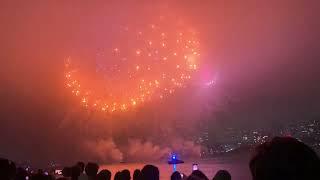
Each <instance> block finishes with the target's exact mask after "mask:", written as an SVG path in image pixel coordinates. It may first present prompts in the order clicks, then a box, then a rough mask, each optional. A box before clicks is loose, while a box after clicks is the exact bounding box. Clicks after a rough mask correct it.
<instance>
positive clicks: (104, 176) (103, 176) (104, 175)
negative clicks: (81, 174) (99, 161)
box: [97, 169, 111, 180]
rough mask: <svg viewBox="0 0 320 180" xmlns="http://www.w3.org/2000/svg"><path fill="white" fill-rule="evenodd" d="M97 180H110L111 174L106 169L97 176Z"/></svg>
mask: <svg viewBox="0 0 320 180" xmlns="http://www.w3.org/2000/svg"><path fill="white" fill-rule="evenodd" d="M97 179H98V180H110V179H111V172H110V171H109V170H107V169H103V170H101V171H100V172H99V173H98V175H97Z"/></svg>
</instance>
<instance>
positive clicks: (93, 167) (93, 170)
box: [85, 162, 99, 177]
mask: <svg viewBox="0 0 320 180" xmlns="http://www.w3.org/2000/svg"><path fill="white" fill-rule="evenodd" d="M98 170H99V165H98V164H97V163H92V162H89V163H88V164H87V165H86V168H85V172H86V174H87V176H89V177H95V176H96V175H97V173H98Z"/></svg>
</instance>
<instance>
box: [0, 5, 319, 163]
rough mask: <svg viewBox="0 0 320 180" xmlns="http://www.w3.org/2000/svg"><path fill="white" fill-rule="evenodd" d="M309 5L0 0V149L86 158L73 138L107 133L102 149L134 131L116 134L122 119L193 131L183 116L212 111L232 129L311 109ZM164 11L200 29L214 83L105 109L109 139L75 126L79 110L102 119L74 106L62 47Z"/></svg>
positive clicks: (278, 122) (84, 48) (313, 39)
mask: <svg viewBox="0 0 320 180" xmlns="http://www.w3.org/2000/svg"><path fill="white" fill-rule="evenodd" d="M319 8H320V3H319V1H316V0H309V1H303V0H281V1H277V0H271V1H265V2H260V1H259V2H258V1H255V0H252V1H251V0H243V1H237V0H234V1H232V0H230V1H223V0H221V1H220V0H212V1H209V0H208V1H206V0H204V1H196V0H195V1H189V0H188V1H178V0H177V1H170V2H167V3H165V2H163V1H159V2H156V3H148V1H121V2H118V1H110V2H106V1H105V2H103V1H90V2H89V1H77V3H71V1H69V2H67V1H33V0H31V1H1V3H0V23H1V28H0V40H1V43H0V59H1V62H0V84H1V89H0V100H1V103H0V122H1V126H0V147H1V148H0V156H1V157H6V158H10V159H13V160H21V161H24V160H25V161H28V162H32V163H35V164H44V163H46V162H48V161H51V160H55V161H61V162H68V161H69V160H74V159H77V158H79V157H83V158H87V157H86V156H87V155H88V154H90V153H92V151H90V152H89V151H88V152H87V151H86V152H85V153H83V152H81V150H82V148H83V146H81V147H80V146H79V145H78V144H79V143H80V141H81V140H83V139H88V142H92V141H94V140H93V139H94V138H96V139H99V140H101V139H103V140H102V141H103V142H107V143H106V144H104V145H102V146H104V147H105V149H106V151H107V150H108V149H113V150H114V149H120V150H119V151H122V150H121V146H125V145H123V144H126V143H123V141H124V140H123V139H126V138H127V139H128V138H131V137H135V135H134V134H135V132H139V131H138V130H137V131H129V133H122V132H126V131H125V130H124V129H126V128H127V129H128V127H126V126H125V125H123V124H125V123H126V122H130V121H134V122H137V123H141V124H146V126H148V127H149V124H148V122H149V121H152V120H150V119H152V118H153V119H167V120H165V122H167V123H164V124H172V122H175V123H176V124H178V125H179V124H182V127H184V128H186V129H188V130H186V131H185V132H188V133H189V132H190V133H191V134H194V133H195V132H196V131H197V130H196V129H192V127H189V122H191V124H192V123H198V122H199V121H201V120H203V119H206V120H208V119H209V120H210V121H211V123H210V124H211V125H212V126H214V125H215V122H216V123H217V126H218V123H219V122H221V121H222V120H219V118H217V117H219V116H217V115H216V114H217V113H220V114H221V112H222V113H223V114H225V116H226V117H227V118H224V119H223V121H224V124H227V125H225V126H233V127H239V128H259V127H275V128H276V127H279V126H284V125H286V124H289V123H293V122H296V121H300V120H309V119H310V120H311V119H314V118H319V117H320V106H319V102H320V85H319V82H320V71H319V69H320V62H319V61H320V59H319V58H320V49H319V40H320V38H319V37H320V36H319V32H320V23H319V19H320V13H319ZM159 9H160V10H159ZM162 9H165V11H163V12H162V11H161V10H162ZM168 12H170V13H171V14H175V15H177V16H179V17H182V18H183V19H186V20H188V22H189V23H190V24H192V25H193V27H195V28H196V29H197V31H199V32H200V36H199V38H200V39H201V46H202V50H201V54H202V56H201V57H202V62H203V66H204V67H203V68H204V69H206V70H207V71H209V72H210V73H211V74H214V75H215V76H216V84H215V85H214V86H213V87H211V88H209V89H205V90H203V89H200V90H199V88H197V86H195V87H193V86H192V85H191V87H189V88H186V89H185V90H182V91H179V92H177V94H176V95H174V96H173V97H169V98H168V99H167V100H165V102H163V103H161V104H157V102H152V103H151V104H146V105H145V106H144V107H141V109H138V110H137V112H135V113H133V115H132V114H130V115H129V116H128V117H127V116H126V117H112V119H113V121H115V122H118V123H117V124H116V126H119V129H122V128H124V129H123V130H124V131H121V130H119V131H118V132H117V133H116V134H118V136H119V138H118V140H117V138H116V137H115V138H114V139H113V140H112V141H109V139H108V138H109V137H107V135H105V134H103V133H102V134H103V135H101V134H100V133H97V131H100V130H101V129H98V128H97V126H93V129H91V128H92V127H85V128H84V127H83V126H84V124H83V121H84V120H83V119H90V120H91V121H97V122H99V123H100V125H101V124H103V122H101V120H95V119H101V117H99V115H93V116H90V115H88V114H87V113H86V111H85V110H83V109H81V107H77V108H75V104H77V102H76V100H75V99H74V98H73V97H72V96H71V94H70V92H69V91H67V90H66V89H65V86H64V60H65V58H66V57H68V56H70V54H71V53H72V54H74V53H78V54H81V53H86V54H91V55H92V54H95V53H96V52H97V50H98V49H99V48H101V47H104V46H107V45H108V44H110V43H112V41H111V42H110V39H108V37H110V34H109V36H107V35H106V34H108V33H110V31H109V30H110V27H112V26H113V25H115V24H122V23H126V22H137V23H139V20H141V19H143V18H146V15H148V14H152V15H154V14H153V13H159V14H160V15H161V13H168ZM200 77H201V76H200ZM190 110H191V111H190ZM83 114H86V115H83ZM66 119H67V120H66ZM70 119H72V120H70ZM120 119H124V120H123V121H121V122H122V123H121V122H120ZM78 121H81V123H79V122H78ZM212 122H214V123H212ZM178 125H177V126H178ZM141 126H142V127H143V125H141ZM163 127H164V129H166V128H167V126H163ZM211 128H212V129H214V127H211ZM83 129H86V130H83ZM88 129H89V130H88ZM189 129H190V131H189ZM101 131H103V130H101ZM173 131H174V130H173ZM92 132H94V133H92ZM149 133H150V134H152V135H154V133H155V132H154V131H153V130H146V131H145V132H144V133H140V134H139V135H137V137H135V138H138V139H143V140H146V139H145V138H144V137H145V136H147V134H149ZM170 133H172V132H169V135H170ZM174 135H175V136H177V137H179V134H174ZM88 136H89V138H87V137H88ZM157 137H158V136H156V135H155V136H154V138H151V139H147V140H148V142H149V141H150V142H152V144H151V145H150V146H156V145H157V144H158V143H159V142H157ZM188 140H190V139H188ZM138 141H139V140H138ZM183 141H184V140H183ZM186 141H187V140H186ZM119 142H120V143H119ZM130 143H131V144H132V143H133V144H134V143H137V142H132V141H129V144H130ZM139 143H140V142H138V144H139ZM119 144H120V145H119ZM88 146H95V145H92V144H91V145H90V143H89V145H88ZM97 146H98V145H97ZM115 146H117V148H115ZM143 146H144V147H145V148H148V145H146V144H144V145H143ZM159 146H161V145H159ZM161 147H162V146H161ZM74 149H77V151H76V152H75V153H73V152H74ZM162 150H163V149H162ZM78 151H79V152H78ZM163 151H164V152H163V153H165V151H166V150H163ZM93 152H95V151H93ZM113 153H114V154H115V156H117V154H119V153H120V152H118V151H117V150H114V151H113ZM71 154H72V155H71ZM120 154H122V153H120ZM123 154H124V156H126V155H125V154H126V153H123ZM121 156H122V155H121ZM150 156H152V154H150ZM128 157H130V156H128ZM133 157H136V156H134V155H132V158H133ZM90 158H91V157H88V159H90ZM94 158H96V157H92V159H94ZM97 159H99V158H97ZM103 160H105V161H108V160H110V161H112V160H117V159H114V158H112V157H111V156H110V157H106V158H105V159H103ZM135 160H139V157H136V158H135Z"/></svg>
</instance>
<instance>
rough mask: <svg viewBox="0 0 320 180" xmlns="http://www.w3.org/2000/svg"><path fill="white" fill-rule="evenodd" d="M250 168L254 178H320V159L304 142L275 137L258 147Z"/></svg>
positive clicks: (261, 179)
mask: <svg viewBox="0 0 320 180" xmlns="http://www.w3.org/2000/svg"><path fill="white" fill-rule="evenodd" d="M250 170H251V174H252V178H253V180H284V179H285V180H286V179H290V180H302V179H320V160H319V157H318V156H317V154H316V153H315V152H314V151H313V150H312V149H311V148H309V147H308V146H307V145H305V144H303V143H302V142H300V141H298V140H296V139H294V138H291V137H275V138H273V139H272V140H271V141H270V142H265V143H263V144H261V145H259V146H257V147H256V152H255V155H254V156H253V158H252V159H251V161H250Z"/></svg>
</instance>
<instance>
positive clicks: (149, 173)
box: [141, 164, 159, 180]
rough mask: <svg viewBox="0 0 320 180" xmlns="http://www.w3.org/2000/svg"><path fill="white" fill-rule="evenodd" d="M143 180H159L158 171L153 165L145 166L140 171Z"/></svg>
mask: <svg viewBox="0 0 320 180" xmlns="http://www.w3.org/2000/svg"><path fill="white" fill-rule="evenodd" d="M141 175H142V179H143V180H150V179H152V180H159V169H158V168H157V167H156V166H153V165H149V164H148V165H145V166H144V167H143V168H142V170H141Z"/></svg>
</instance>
